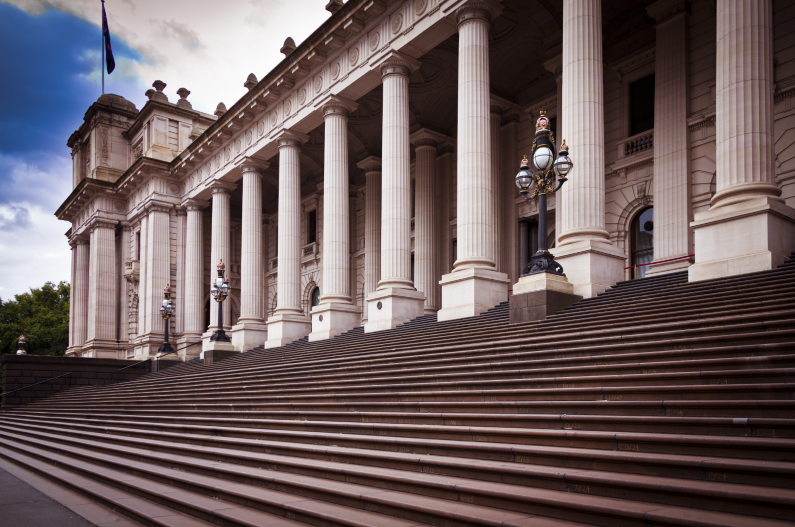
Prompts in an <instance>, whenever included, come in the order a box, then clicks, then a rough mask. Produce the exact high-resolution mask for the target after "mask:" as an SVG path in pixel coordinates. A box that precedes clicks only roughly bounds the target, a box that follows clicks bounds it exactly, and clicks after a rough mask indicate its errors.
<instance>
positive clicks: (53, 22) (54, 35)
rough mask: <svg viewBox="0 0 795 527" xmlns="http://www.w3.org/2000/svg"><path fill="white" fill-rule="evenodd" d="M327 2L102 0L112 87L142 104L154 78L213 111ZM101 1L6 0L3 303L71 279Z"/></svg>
mask: <svg viewBox="0 0 795 527" xmlns="http://www.w3.org/2000/svg"><path fill="white" fill-rule="evenodd" d="M326 3H327V2H326V0H224V1H223V2H220V1H217V0H106V2H105V10H106V12H107V15H108V25H109V27H110V32H111V42H112V44H113V51H114V57H115V59H116V70H115V71H114V72H113V74H112V75H110V76H107V75H106V77H105V92H106V93H116V94H119V95H122V96H124V97H125V98H127V99H128V100H130V101H132V102H133V103H134V104H135V105H136V107H137V108H138V109H140V108H141V107H142V106H143V104H144V102H145V101H146V97H145V96H144V92H145V91H146V90H147V89H148V88H149V87H150V86H151V84H152V82H153V81H154V80H155V79H160V80H162V81H163V82H165V83H166V84H167V85H168V86H167V87H166V89H165V90H164V91H165V93H166V95H168V97H169V99H170V100H171V101H172V102H175V101H176V100H177V99H179V97H178V96H177V95H176V91H177V90H178V89H179V88H181V87H185V88H187V89H189V90H190V91H191V95H190V96H189V97H188V100H190V101H191V103H192V104H193V107H194V108H195V109H197V110H201V111H204V112H207V113H212V112H213V111H214V110H215V107H216V105H217V104H218V103H219V102H221V101H223V102H224V103H225V104H226V105H227V107H229V106H231V105H232V104H233V103H234V102H235V101H237V99H238V98H239V97H240V96H242V95H243V93H245V91H246V90H245V88H244V87H243V83H244V82H245V80H246V77H247V76H248V74H249V73H254V74H255V75H256V76H257V78H260V79H261V78H262V77H263V76H264V75H265V74H266V73H267V72H268V71H270V69H271V68H273V67H274V66H275V65H276V64H278V63H279V61H280V60H281V59H282V58H283V55H282V54H281V53H279V48H281V46H282V44H283V43H284V39H285V38H287V37H288V36H289V37H292V38H293V39H294V40H295V42H296V43H297V44H300V43H301V41H303V40H304V39H305V38H306V37H308V36H309V34H310V33H311V32H312V31H313V30H314V29H315V28H317V27H318V26H319V25H320V24H321V23H323V21H324V20H326V19H327V18H328V17H329V16H330V14H329V13H328V12H327V11H326V10H325V9H324V6H325V4H326ZM100 26H101V2H100V1H99V0H0V49H2V50H3V53H2V55H0V66H2V67H1V68H0V71H2V72H3V82H1V83H0V298H3V299H4V300H6V299H11V298H13V295H15V294H19V293H23V292H25V291H27V290H28V288H30V287H40V286H41V285H43V284H44V283H45V282H47V281H52V282H58V281H61V280H65V281H68V280H69V274H70V272H69V266H70V249H69V245H68V244H67V242H66V237H65V236H64V233H65V232H66V231H67V230H68V229H69V227H70V225H69V224H68V223H67V222H63V221H59V220H57V219H56V218H55V216H54V215H53V213H54V212H55V210H56V209H57V208H58V206H59V205H60V204H61V203H62V202H63V201H64V199H66V197H67V196H68V195H69V193H70V192H71V190H72V188H71V181H72V167H71V156H70V150H69V148H67V146H66V140H67V139H68V138H69V135H70V134H71V133H72V132H73V131H74V130H76V129H77V128H78V127H79V126H80V124H81V123H82V118H83V114H84V113H85V111H86V109H87V108H88V107H89V106H90V105H91V103H93V102H94V101H95V100H96V99H97V98H98V97H99V96H100V94H101V87H100V83H101V79H100V71H101V70H100V53H101V47H100V46H101V44H102V36H101V31H100Z"/></svg>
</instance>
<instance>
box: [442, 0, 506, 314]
mask: <svg viewBox="0 0 795 527" xmlns="http://www.w3.org/2000/svg"><path fill="white" fill-rule="evenodd" d="M499 9H500V7H499V4H497V3H495V2H486V1H472V2H468V3H466V4H464V6H462V7H460V8H458V9H457V10H456V13H455V16H456V21H457V22H458V146H457V151H456V153H457V156H458V165H457V171H458V217H457V221H458V259H457V260H456V262H455V264H454V270H453V272H452V273H450V274H449V275H445V276H444V277H443V278H442V309H441V310H440V311H439V315H438V316H439V320H451V319H455V318H462V317H468V316H475V315H477V314H479V313H482V312H483V311H486V310H487V309H489V308H491V307H492V306H494V305H496V304H498V303H500V302H502V301H504V300H506V299H507V298H508V285H507V283H508V277H507V275H505V274H504V273H500V272H498V269H497V267H496V264H495V258H496V256H495V248H496V240H495V234H496V229H497V214H496V208H495V203H496V202H497V201H498V199H499V198H498V197H496V196H495V192H496V191H497V189H496V188H494V178H495V170H494V167H493V165H492V137H491V135H492V130H491V129H492V125H491V112H490V97H491V94H490V87H489V28H490V27H491V26H490V20H491V19H492V17H494V16H497V15H498V14H499Z"/></svg>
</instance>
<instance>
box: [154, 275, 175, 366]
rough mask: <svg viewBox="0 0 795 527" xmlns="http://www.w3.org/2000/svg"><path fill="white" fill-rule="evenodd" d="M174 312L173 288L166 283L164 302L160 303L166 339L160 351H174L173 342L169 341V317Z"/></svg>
mask: <svg viewBox="0 0 795 527" xmlns="http://www.w3.org/2000/svg"><path fill="white" fill-rule="evenodd" d="M173 314H174V305H173V304H172V303H171V288H170V287H169V286H168V285H166V287H165V288H164V289H163V303H162V304H161V305H160V316H161V317H163V327H164V329H163V334H164V335H165V339H164V340H163V345H162V346H160V349H158V350H157V351H158V353H170V352H172V351H174V348H172V347H171V344H169V343H168V319H170V318H171V315H173Z"/></svg>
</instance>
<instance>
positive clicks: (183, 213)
mask: <svg viewBox="0 0 795 527" xmlns="http://www.w3.org/2000/svg"><path fill="white" fill-rule="evenodd" d="M174 210H176V211H177V216H187V215H188V209H187V208H185V207H183V206H180V205H177V206H176V207H174Z"/></svg>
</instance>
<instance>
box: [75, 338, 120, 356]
mask: <svg viewBox="0 0 795 527" xmlns="http://www.w3.org/2000/svg"><path fill="white" fill-rule="evenodd" d="M80 357H86V358H90V359H118V358H119V344H118V343H117V342H116V341H115V340H104V339H95V340H89V341H88V342H86V343H85V344H84V345H83V347H82V350H81V353H80Z"/></svg>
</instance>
